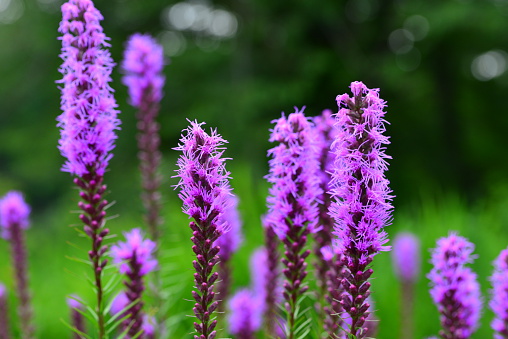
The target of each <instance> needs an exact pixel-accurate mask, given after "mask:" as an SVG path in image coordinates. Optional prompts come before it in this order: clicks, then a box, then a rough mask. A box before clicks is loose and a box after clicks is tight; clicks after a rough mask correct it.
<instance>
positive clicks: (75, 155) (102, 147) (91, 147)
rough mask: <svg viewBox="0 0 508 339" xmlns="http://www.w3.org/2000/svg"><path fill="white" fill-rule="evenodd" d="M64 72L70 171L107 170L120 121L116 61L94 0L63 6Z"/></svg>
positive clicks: (61, 120)
mask: <svg viewBox="0 0 508 339" xmlns="http://www.w3.org/2000/svg"><path fill="white" fill-rule="evenodd" d="M62 15H63V19H62V22H61V23H60V28H59V31H60V33H62V34H63V36H62V37H61V38H60V40H61V41H62V53H61V54H60V57H61V58H62V59H63V64H62V66H61V67H60V72H61V73H62V74H63V78H62V80H59V81H58V82H59V83H61V84H63V87H61V88H60V89H61V92H62V100H61V108H62V111H63V113H62V114H61V115H60V116H59V117H58V119H57V120H58V126H59V127H60V128H61V132H60V133H61V138H60V143H59V147H58V148H59V149H60V152H61V153H62V155H63V156H64V157H66V158H67V161H66V163H65V164H64V166H63V167H62V170H63V171H65V172H70V173H71V174H75V175H78V176H83V175H84V174H87V173H90V172H96V173H97V174H99V175H103V174H104V171H105V169H106V167H107V165H108V162H109V160H110V159H111V157H112V154H111V153H110V152H111V150H112V149H113V148H114V140H115V139H116V135H115V132H114V130H116V129H118V126H119V124H120V121H119V120H118V119H117V118H116V116H117V113H118V111H117V110H116V109H115V108H116V107H117V105H116V102H115V99H114V97H113V90H112V89H111V87H110V85H109V82H110V81H111V71H112V68H113V66H114V63H113V60H112V59H111V56H110V53H109V51H108V50H107V49H106V47H109V44H108V43H107V42H106V41H107V40H108V38H107V37H106V36H105V34H104V33H103V29H102V27H101V25H100V21H101V20H102V19H103V17H102V15H101V13H100V12H99V11H98V10H97V9H96V8H95V7H94V4H93V2H92V1H91V0H69V1H68V2H66V3H65V4H63V5H62Z"/></svg>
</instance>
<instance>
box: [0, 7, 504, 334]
mask: <svg viewBox="0 0 508 339" xmlns="http://www.w3.org/2000/svg"><path fill="white" fill-rule="evenodd" d="M61 3H62V1H60V0H0V194H1V195H3V194H4V193H5V192H7V191H8V190H11V189H16V190H21V191H23V192H24V193H25V195H26V197H27V200H28V201H29V203H30V204H31V205H32V207H33V215H32V222H33V226H32V230H31V231H30V232H29V234H28V235H27V237H28V242H29V245H30V256H31V258H30V259H31V260H32V261H31V263H30V269H31V286H32V289H33V294H34V298H35V300H34V302H35V303H36V312H35V313H36V317H37V325H38V331H39V332H38V334H39V337H40V338H66V337H68V336H69V335H68V331H67V329H66V328H65V327H64V325H63V324H62V323H61V322H60V320H59V318H63V319H67V317H68V316H67V310H66V308H65V300H64V296H65V295H66V294H69V293H74V292H80V293H82V294H86V293H90V292H89V288H88V287H87V286H86V284H83V282H82V280H80V279H81V278H82V277H83V275H84V274H85V273H83V272H85V269H84V268H83V269H82V268H81V267H80V266H75V264H74V263H73V262H72V261H70V260H68V259H66V258H65V256H66V255H74V254H75V255H78V256H81V255H83V256H84V252H83V251H85V250H84V249H83V250H82V251H80V250H76V249H74V247H72V246H70V245H68V244H67V243H66V241H70V242H73V243H76V244H77V246H78V247H79V246H82V248H85V249H86V248H87V247H86V246H87V245H86V244H87V243H86V240H85V239H76V238H77V237H76V234H75V231H74V230H72V228H69V227H67V226H68V225H73V224H77V220H78V219H77V216H76V215H75V214H71V213H69V210H75V207H74V206H75V205H76V203H77V201H78V197H77V192H76V190H75V189H73V185H72V182H71V178H70V177H69V175H68V174H67V173H62V172H60V170H59V169H60V167H61V165H62V163H63V159H62V157H61V156H60V155H59V152H58V150H57V148H56V145H57V142H58V139H59V131H58V130H57V128H56V121H55V119H56V117H57V116H58V115H59V114H60V109H59V100H60V99H59V96H60V92H59V90H58V88H57V85H56V84H55V81H56V80H58V79H60V77H61V76H60V74H59V72H58V67H59V65H60V64H61V60H60V59H59V57H58V54H59V50H60V43H59V41H58V40H57V38H58V36H59V34H58V32H57V29H58V24H59V21H60V12H59V8H60V5H61ZM95 4H96V7H97V8H98V9H99V10H100V11H101V12H102V14H103V15H104V17H105V20H104V21H103V26H104V30H105V33H106V35H108V36H109V37H110V38H111V44H112V48H111V52H112V55H113V58H114V59H115V61H116V62H117V63H119V62H120V61H121V59H122V50H123V46H124V42H125V41H126V39H127V38H128V36H129V35H130V34H132V33H134V32H147V33H151V34H153V35H155V36H156V37H157V38H158V39H159V41H160V42H161V43H162V44H163V45H164V48H165V52H166V55H167V58H168V59H167V60H168V65H167V67H166V69H165V75H166V87H165V97H164V99H163V102H162V108H161V113H160V119H159V121H160V123H161V134H162V152H163V155H164V160H163V166H162V173H163V174H164V177H165V181H164V186H163V189H162V191H163V196H164V200H165V208H164V214H165V220H166V223H165V233H166V236H165V244H164V247H165V248H167V249H168V251H169V250H172V251H169V253H167V256H168V257H167V260H168V261H171V262H172V263H173V266H171V267H172V269H174V272H175V276H176V275H177V274H178V277H179V284H176V283H175V285H179V286H180V289H174V291H175V292H174V295H173V299H174V300H173V302H174V305H172V306H171V307H172V308H171V310H172V311H174V312H173V313H174V314H176V315H181V314H189V313H190V312H191V311H190V303H189V302H187V301H185V300H184V299H188V298H189V297H190V292H187V291H189V286H190V284H191V279H192V277H191V274H190V272H191V265H190V260H191V259H190V258H191V253H190V250H189V249H188V247H190V242H189V240H188V237H189V236H190V231H189V230H188V228H187V226H186V218H185V216H183V214H182V213H181V212H180V202H179V201H178V200H177V197H176V192H174V191H173V189H172V188H171V186H172V185H174V184H176V182H177V181H176V179H174V178H172V176H173V175H174V172H173V171H174V169H175V168H176V166H175V162H176V158H177V156H178V154H176V151H173V150H172V148H173V147H175V146H176V145H177V143H178V139H179V136H180V133H181V130H182V129H183V128H185V127H186V125H187V121H186V119H191V120H194V119H197V120H198V121H206V122H207V126H209V127H213V128H217V129H218V131H219V133H221V134H222V135H223V136H224V138H225V139H227V140H229V145H228V150H227V152H226V154H227V156H228V157H231V158H233V159H234V160H232V161H230V162H229V170H230V171H231V172H232V176H233V178H234V179H233V181H232V184H233V186H234V187H235V189H236V191H237V193H238V195H239V197H240V200H241V203H240V209H241V212H242V215H243V217H244V220H245V233H246V235H247V236H246V238H247V239H249V242H248V243H246V244H244V246H243V248H242V249H241V251H240V252H239V254H238V255H237V256H236V257H235V264H236V266H237V270H236V273H235V277H236V280H235V284H236V285H237V286H241V285H247V284H248V267H246V265H247V262H248V256H249V254H250V252H251V251H252V249H253V248H255V247H256V246H258V245H259V244H261V241H262V237H261V229H260V223H259V219H260V216H261V214H263V213H264V212H265V207H264V201H265V198H266V192H267V185H266V183H265V182H264V179H263V176H264V175H265V174H266V173H267V170H268V169H267V158H266V151H267V149H268V148H270V147H271V146H270V144H269V143H268V141H267V140H268V136H269V131H268V130H269V128H270V126H271V124H270V121H271V120H273V119H275V118H278V117H279V116H280V114H281V112H282V111H284V112H286V113H290V112H292V111H293V106H298V107H301V106H304V105H305V106H306V107H307V108H306V113H307V114H308V115H317V114H319V113H320V112H321V111H322V110H323V109H325V108H331V109H334V110H335V109H336V104H335V96H336V95H338V94H342V93H344V92H347V91H349V89H348V86H349V84H350V82H352V81H356V80H361V81H363V82H364V83H365V84H366V85H367V86H368V87H370V88H380V95H381V97H382V98H383V99H385V100H386V101H387V102H388V108H387V111H388V114H387V116H386V118H387V120H388V121H389V122H390V125H389V126H388V132H387V133H388V134H389V135H390V136H391V142H392V144H391V145H389V147H388V153H389V154H390V155H392V156H393V160H392V161H390V171H389V172H388V176H389V179H390V181H391V188H392V189H393V191H394V193H395V195H396V196H397V198H396V199H395V201H394V205H395V208H396V209H395V219H394V224H393V226H390V227H389V229H388V232H389V234H390V236H391V237H393V236H394V235H395V234H396V233H397V232H398V231H401V230H412V231H414V232H416V233H417V234H418V235H419V236H420V237H421V238H422V241H423V252H422V255H423V256H424V261H425V264H424V266H423V268H424V270H426V271H428V270H429V269H430V266H429V265H428V263H427V261H428V258H429V255H428V251H427V250H426V249H427V248H429V247H433V246H434V245H433V244H434V242H435V240H436V239H437V238H438V237H440V236H443V235H446V234H447V232H448V230H452V229H453V230H459V231H461V234H462V235H464V236H467V237H469V238H470V239H472V241H473V242H475V243H476V245H477V252H478V253H479V259H478V260H477V263H476V264H475V265H474V268H475V270H477V272H478V273H479V276H480V282H481V284H482V288H483V291H484V292H485V296H486V298H487V297H488V290H489V284H488V280H487V277H488V275H489V274H490V271H491V261H492V260H493V259H494V257H495V256H496V255H497V253H499V251H500V250H501V249H502V248H504V247H506V246H507V245H508V231H507V229H506V227H507V225H508V205H507V203H508V156H507V155H508V152H507V151H506V144H507V142H506V138H507V135H508V134H507V132H506V130H507V127H508V114H507V113H508V110H507V108H506V97H505V95H506V93H508V92H507V90H508V75H507V74H506V72H505V71H506V70H507V67H508V54H507V53H506V50H507V49H508V35H507V34H506V32H507V31H508V1H507V0H347V1H344V0H336V1H331V0H326V1H325V0H322V1H308V0H293V1H291V2H289V1H268V0H250V1H248V0H238V1H190V0H188V1H154V0H143V1H132V0H108V1H106V0H100V1H99V0H97V1H95ZM113 78H114V83H113V88H115V90H116V99H117V101H118V104H119V107H120V110H121V111H122V114H121V119H122V130H121V131H120V132H119V139H118V142H117V147H116V149H115V151H114V152H115V157H114V158H113V160H112V162H111V165H110V171H109V173H108V174H107V177H106V181H107V183H108V186H109V188H110V194H109V199H110V200H112V201H116V204H115V205H114V206H113V207H112V208H111V209H110V211H111V212H110V213H111V215H118V217H117V218H115V219H113V220H111V222H110V224H109V225H110V227H111V228H113V230H114V231H115V232H116V233H121V230H123V229H128V228H131V227H135V226H139V225H141V220H142V208H141V206H140V200H139V174H138V173H137V158H136V140H135V133H136V128H135V118H134V109H133V108H132V107H130V106H129V105H128V104H127V91H126V88H125V87H124V86H123V85H122V84H121V72H120V71H119V70H118V68H117V69H115V72H114V74H113ZM180 251H181V252H180ZM175 253H177V254H178V255H177V254H175ZM181 253H185V255H181ZM389 261H390V256H389V255H388V254H386V253H385V254H382V255H379V256H378V257H377V258H376V261H375V269H377V270H376V278H375V279H374V282H373V284H374V289H375V290H379V291H382V292H380V293H376V294H375V295H374V299H375V300H376V308H377V309H378V317H379V318H380V319H381V322H380V334H379V338H382V339H383V338H386V339H388V338H395V337H396V336H397V334H396V333H398V325H399V318H400V316H399V314H400V313H399V305H398V295H399V294H398V293H399V292H398V290H397V288H396V287H397V286H398V285H397V283H396V282H395V278H394V276H393V274H392V273H391V266H390V262H389ZM69 271H70V272H73V273H70V272H69ZM82 271H83V272H82ZM177 272H178V273H177ZM11 276H12V272H11V270H10V266H9V255H8V246H7V244H6V243H5V242H4V241H2V242H0V281H4V282H6V283H7V285H8V287H10V288H12V280H11ZM76 276H77V278H76ZM83 285H85V286H83ZM178 291H180V292H178ZM418 291H419V292H418V293H419V295H418V303H417V313H418V317H419V320H418V321H417V333H416V334H417V336H416V337H417V338H422V337H423V336H429V335H431V334H435V333H436V332H437V330H438V327H439V323H438V316H437V312H436V311H435V307H434V306H433V305H432V304H431V302H430V298H429V296H428V292H427V280H426V279H425V277H424V274H422V280H421V282H420V284H419V290H418ZM14 301H15V300H14V296H13V295H12V294H11V304H12V305H13V303H14ZM12 316H13V317H15V314H14V313H13V314H12ZM491 317H492V315H491V312H490V311H488V310H485V312H484V317H483V321H482V326H481V328H480V330H479V331H478V332H477V334H476V335H475V336H474V338H487V337H492V332H491V330H490V329H489V324H488V323H489V321H490V319H491ZM175 319H177V320H176V321H177V322H178V324H177V325H175V328H176V330H175V331H176V332H175V333H176V334H174V338H179V337H185V336H186V335H187V333H189V332H190V331H191V327H190V326H191V320H190V319H189V318H188V317H183V318H181V319H184V321H182V322H179V320H180V318H178V317H177V318H174V319H173V320H175ZM178 331H180V332H178Z"/></svg>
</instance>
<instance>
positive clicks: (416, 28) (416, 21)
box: [404, 15, 430, 41]
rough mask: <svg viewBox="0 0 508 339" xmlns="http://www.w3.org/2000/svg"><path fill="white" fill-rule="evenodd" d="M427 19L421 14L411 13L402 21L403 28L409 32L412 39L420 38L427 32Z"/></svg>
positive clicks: (417, 39)
mask: <svg viewBox="0 0 508 339" xmlns="http://www.w3.org/2000/svg"><path fill="white" fill-rule="evenodd" d="M429 28H430V25H429V21H428V20H427V19H426V18H425V17H424V16H422V15H412V16H410V17H409V18H407V19H406V20H405V21H404V29H406V30H408V31H409V32H411V34H412V35H413V38H414V41H419V40H422V39H423V38H425V37H426V36H427V34H428V33H429Z"/></svg>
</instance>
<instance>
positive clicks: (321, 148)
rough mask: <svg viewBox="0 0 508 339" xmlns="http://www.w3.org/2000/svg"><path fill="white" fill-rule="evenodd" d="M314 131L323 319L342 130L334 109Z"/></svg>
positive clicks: (319, 297)
mask: <svg viewBox="0 0 508 339" xmlns="http://www.w3.org/2000/svg"><path fill="white" fill-rule="evenodd" d="M313 120H314V124H315V127H314V132H315V144H316V146H315V147H316V152H317V154H318V161H319V170H318V177H319V187H320V188H321V195H320V196H319V197H318V201H319V204H318V209H319V214H318V216H319V219H318V225H319V231H318V232H316V234H315V236H314V238H315V242H314V255H315V257H316V258H317V260H316V262H315V263H314V266H315V269H316V278H317V286H318V289H317V300H318V304H317V305H318V306H317V307H318V308H319V309H318V312H319V313H320V314H321V317H320V318H321V319H322V318H324V316H325V314H326V313H327V312H326V311H324V309H323V308H324V305H325V295H326V294H327V289H328V285H329V284H328V282H327V280H328V278H327V272H328V269H329V268H330V264H331V263H330V260H326V259H325V258H324V256H323V252H322V249H323V248H327V247H329V246H330V245H331V243H332V233H333V225H334V221H333V218H332V217H331V216H330V214H329V213H328V211H329V210H330V206H331V204H332V201H333V198H332V195H331V193H330V181H331V173H332V171H333V164H334V159H335V155H334V154H333V153H332V152H331V145H332V142H333V141H334V140H335V138H336V135H337V132H338V130H337V129H336V128H334V124H335V118H334V117H333V116H332V112H331V111H330V110H324V111H323V112H322V113H321V115H318V116H316V117H314V119H313Z"/></svg>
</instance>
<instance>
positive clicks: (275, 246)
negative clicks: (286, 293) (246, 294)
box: [251, 217, 282, 337]
mask: <svg viewBox="0 0 508 339" xmlns="http://www.w3.org/2000/svg"><path fill="white" fill-rule="evenodd" d="M262 225H263V229H264V236H265V249H266V250H265V251H264V252H265V254H266V260H264V257H263V255H262V254H259V257H260V258H259V260H256V261H255V262H253V261H251V270H252V271H254V270H256V271H257V270H258V269H259V270H261V271H262V272H264V270H265V269H266V278H265V277H263V274H260V273H254V272H253V273H252V275H253V283H254V286H256V287H253V288H254V291H255V292H256V293H261V295H264V300H265V302H264V314H263V318H264V323H265V333H266V335H267V336H273V337H277V332H276V331H277V330H278V329H279V327H280V326H278V325H277V324H276V322H277V315H278V305H279V303H280V300H281V299H282V291H281V289H280V286H281V284H280V278H279V275H280V272H279V271H280V268H279V262H280V254H279V244H280V240H279V238H278V237H277V234H275V232H274V230H273V228H272V227H271V226H270V225H269V224H267V220H266V217H264V218H263V221H262ZM256 256H258V255H257V254H254V256H253V259H252V260H255V259H254V258H255V257H256ZM258 279H259V280H258ZM263 279H264V281H262V280H263Z"/></svg>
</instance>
